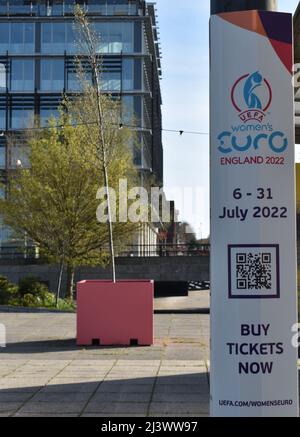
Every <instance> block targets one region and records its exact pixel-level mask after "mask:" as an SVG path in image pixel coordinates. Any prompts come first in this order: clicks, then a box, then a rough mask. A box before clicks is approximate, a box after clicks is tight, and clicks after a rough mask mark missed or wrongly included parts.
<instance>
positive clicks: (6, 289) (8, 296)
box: [0, 276, 18, 305]
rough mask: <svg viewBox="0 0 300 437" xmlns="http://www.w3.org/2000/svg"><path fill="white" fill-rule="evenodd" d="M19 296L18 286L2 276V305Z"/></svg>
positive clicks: (0, 284) (0, 302)
mask: <svg viewBox="0 0 300 437" xmlns="http://www.w3.org/2000/svg"><path fill="white" fill-rule="evenodd" d="M17 298H18V287H17V286H16V285H14V284H12V283H11V282H9V280H8V279H7V278H5V277H4V276H0V305H6V304H9V303H10V302H11V301H13V300H15V299H17Z"/></svg>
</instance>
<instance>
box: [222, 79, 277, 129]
mask: <svg viewBox="0 0 300 437" xmlns="http://www.w3.org/2000/svg"><path fill="white" fill-rule="evenodd" d="M231 101H232V104H233V106H234V107H235V109H236V110H237V111H238V113H239V117H240V119H241V121H242V122H243V123H246V122H247V121H250V120H255V121H258V122H259V123H262V122H263V120H264V118H265V116H266V112H267V110H268V109H269V107H270V105H271V103H272V88H271V86H270V83H269V82H268V80H267V79H265V78H264V77H263V76H262V75H261V73H260V72H259V71H256V72H254V73H252V74H245V75H244V76H241V77H240V78H239V79H238V80H237V81H236V82H235V84H234V85H233V87H232V90H231Z"/></svg>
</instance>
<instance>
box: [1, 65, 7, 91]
mask: <svg viewBox="0 0 300 437" xmlns="http://www.w3.org/2000/svg"><path fill="white" fill-rule="evenodd" d="M1 92H6V67H5V64H1V63H0V93H1Z"/></svg>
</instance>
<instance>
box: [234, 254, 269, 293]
mask: <svg viewBox="0 0 300 437" xmlns="http://www.w3.org/2000/svg"><path fill="white" fill-rule="evenodd" d="M236 288H237V289H238V290H246V289H256V290H257V289H259V290H263V289H265V290H270V289H271V288H272V253H270V252H265V253H249V252H248V253H245V252H244V253H237V254H236Z"/></svg>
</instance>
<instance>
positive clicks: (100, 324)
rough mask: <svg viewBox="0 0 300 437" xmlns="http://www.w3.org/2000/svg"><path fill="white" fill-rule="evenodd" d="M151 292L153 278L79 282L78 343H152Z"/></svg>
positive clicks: (152, 291)
mask: <svg viewBox="0 0 300 437" xmlns="http://www.w3.org/2000/svg"><path fill="white" fill-rule="evenodd" d="M153 294H154V282H153V281H118V282H117V283H115V284H114V283H113V282H111V281H100V280H96V281H81V282H78V284H77V344H78V345H92V344H94V345H101V346H102V345H106V346H108V345H144V346H148V345H151V344H153Z"/></svg>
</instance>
